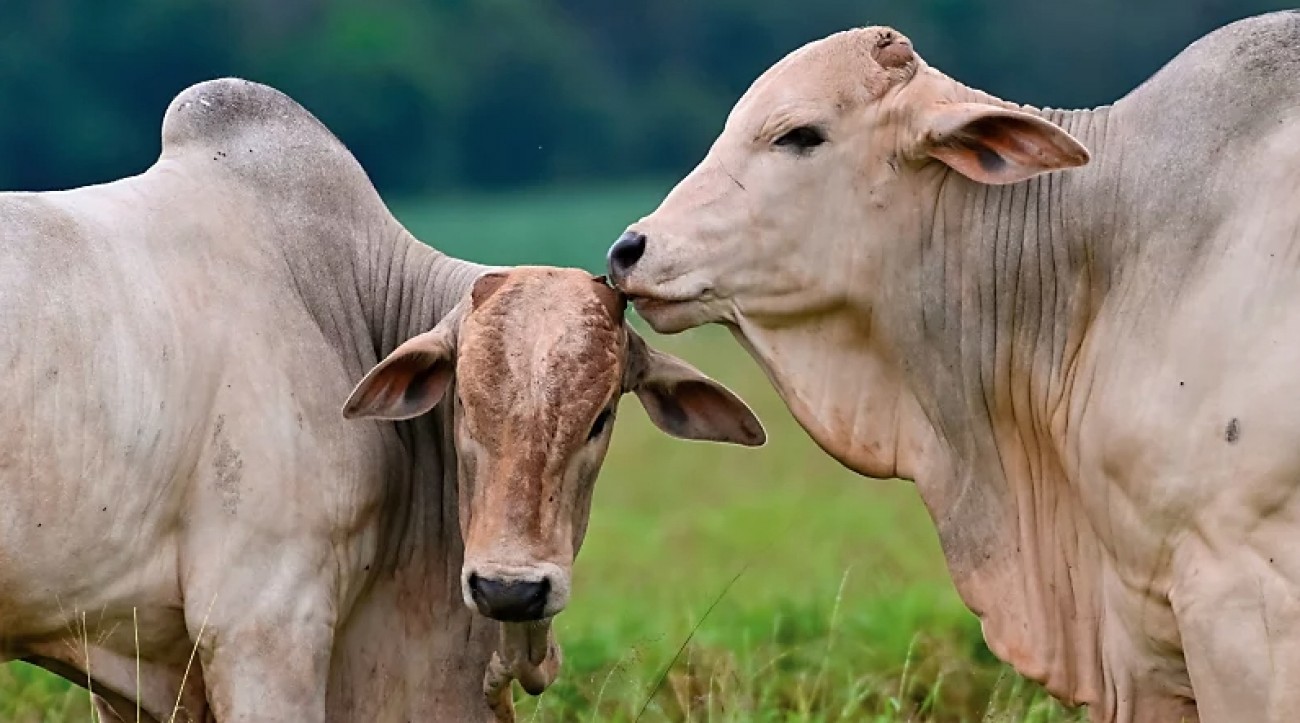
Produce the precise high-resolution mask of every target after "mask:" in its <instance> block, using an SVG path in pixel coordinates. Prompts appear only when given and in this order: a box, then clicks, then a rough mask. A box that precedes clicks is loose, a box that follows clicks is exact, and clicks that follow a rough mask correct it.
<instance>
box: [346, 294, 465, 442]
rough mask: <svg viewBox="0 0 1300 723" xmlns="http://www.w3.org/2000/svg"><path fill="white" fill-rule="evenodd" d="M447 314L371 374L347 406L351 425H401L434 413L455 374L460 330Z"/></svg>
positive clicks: (351, 397)
mask: <svg viewBox="0 0 1300 723" xmlns="http://www.w3.org/2000/svg"><path fill="white" fill-rule="evenodd" d="M459 317H460V315H459V314H456V313H452V314H448V315H447V316H446V317H444V318H443V320H442V321H441V322H439V323H438V325H437V326H435V327H434V328H433V329H432V330H431V331H426V332H425V333H423V334H420V335H419V336H414V337H411V338H410V339H408V340H407V341H406V342H405V343H403V344H402V345H401V346H399V347H397V348H396V349H394V350H393V353H392V354H389V355H388V357H387V358H385V359H384V360H383V361H381V362H379V363H378V364H376V365H375V367H374V368H373V369H371V370H370V372H369V373H368V374H366V376H365V378H363V379H362V380H361V381H360V382H359V383H357V386H356V388H355V389H353V390H352V394H351V395H349V396H348V401H347V402H346V403H345V404H344V405H343V416H344V418H346V419H386V420H401V419H410V418H412V417H418V416H420V415H421V414H424V413H425V412H428V411H429V410H430V409H433V408H434V406H436V405H437V404H438V402H439V400H441V399H442V395H443V394H444V393H445V392H446V391H447V385H449V384H450V383H451V380H452V376H453V375H454V374H455V371H456V326H457V321H458V319H459Z"/></svg>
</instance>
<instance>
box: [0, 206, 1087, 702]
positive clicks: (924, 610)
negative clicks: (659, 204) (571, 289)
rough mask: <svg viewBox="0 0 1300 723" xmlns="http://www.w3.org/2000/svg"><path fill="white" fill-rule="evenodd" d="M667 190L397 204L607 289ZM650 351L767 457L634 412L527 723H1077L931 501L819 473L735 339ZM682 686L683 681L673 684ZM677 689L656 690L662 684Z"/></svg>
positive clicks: (9, 698) (600, 491) (824, 466)
mask: <svg viewBox="0 0 1300 723" xmlns="http://www.w3.org/2000/svg"><path fill="white" fill-rule="evenodd" d="M664 190H666V186H664V185H662V184H660V185H656V184H645V185H641V186H634V187H628V188H622V189H600V190H591V191H589V192H585V193H569V194H561V193H540V194H524V195H520V196H518V197H513V198H507V199H500V198H497V199H478V198H467V199H456V200H455V201H454V202H453V201H443V202H440V203H436V204H428V203H424V204H421V203H411V204H397V205H396V211H397V213H398V215H399V217H401V218H402V220H403V221H404V222H406V223H407V224H408V225H409V226H410V227H411V229H412V231H414V232H416V233H417V235H419V236H421V237H422V238H424V239H425V240H426V241H429V242H430V243H433V244H434V245H435V246H438V247H439V248H442V249H443V250H445V251H447V252H449V253H452V254H455V255H457V256H461V257H465V258H470V259H474V260H478V261H483V262H487V263H502V264H505V263H555V264H567V265H578V266H583V267H585V268H588V269H591V270H593V271H596V270H599V269H600V266H601V256H602V254H603V252H604V249H605V247H606V246H607V245H608V243H609V241H610V240H611V239H612V238H614V237H615V236H617V235H618V233H619V232H621V230H622V228H623V226H624V225H625V224H626V223H627V221H628V220H629V219H633V218H637V217H639V216H640V215H643V214H644V213H646V212H648V211H649V210H650V209H652V208H653V206H654V203H655V202H656V201H657V198H658V196H659V195H661V194H662V193H663V191H664ZM651 341H652V343H655V344H656V345H658V346H659V347H660V348H663V349H666V350H669V351H672V352H674V353H677V354H679V355H681V356H684V357H686V358H687V359H690V360H691V361H692V362H694V363H695V364H696V365H698V366H699V367H701V368H702V369H703V370H704V371H706V372H707V373H709V374H711V375H713V376H714V377H715V378H718V379H720V380H722V381H724V382H725V383H727V384H729V385H730V386H732V388H734V389H736V390H737V391H738V392H740V393H741V394H742V396H744V397H745V398H746V399H747V400H748V401H749V402H750V403H751V404H752V405H753V406H754V408H755V409H756V410H757V412H758V413H759V415H760V416H761V417H762V418H763V421H764V422H765V424H766V425H767V428H768V432H769V436H770V439H771V441H770V442H769V443H768V445H767V446H766V447H764V448H762V449H759V450H747V449H741V448H732V447H723V446H718V445H704V444H699V443H690V442H681V441H676V440H670V439H668V438H667V437H665V436H664V435H663V434H661V433H660V432H659V431H658V430H656V429H655V428H654V427H652V426H651V425H650V424H649V422H648V421H647V420H646V417H645V414H644V413H643V412H642V411H641V408H640V406H639V405H638V404H637V402H636V400H635V398H634V397H628V398H625V399H624V401H623V404H622V406H621V408H620V414H619V420H618V425H617V427H616V430H615V433H614V443H613V447H612V449H611V451H610V455H609V459H608V462H607V464H606V465H605V468H604V472H603V474H602V476H601V479H600V482H599V485H598V488H597V492H596V498H595V509H594V511H593V513H592V523H591V528H590V532H589V533H588V536H587V540H586V544H585V546H584V548H583V550H582V553H581V555H580V556H579V559H578V564H577V569H576V571H575V592H574V598H573V602H572V605H571V606H570V608H569V610H568V611H566V612H565V613H564V614H563V615H561V616H560V617H559V618H558V620H557V630H558V633H559V636H560V640H561V642H562V644H563V646H564V650H565V667H564V671H563V673H562V676H561V679H560V680H559V681H558V682H557V683H556V685H555V686H554V687H552V688H551V689H550V690H549V691H548V692H547V693H545V694H544V695H543V696H541V697H540V698H537V699H533V698H528V697H527V696H524V695H523V694H522V693H520V694H519V696H518V700H519V710H520V719H521V720H536V721H557V722H558V721H624V720H626V721H631V720H635V719H637V717H638V715H639V714H641V713H642V710H643V709H644V714H643V715H641V718H640V719H641V720H644V721H666V720H669V721H682V720H690V721H701V722H702V721H717V722H730V721H756V722H764V721H773V722H775V721H809V722H811V721H869V722H870V721H875V722H883V721H890V722H893V721H1007V722H1010V721H1034V722H1037V723H1047V722H1049V721H1051V722H1055V721H1075V720H1082V716H1081V715H1080V714H1079V713H1077V712H1067V711H1065V710H1063V709H1061V708H1060V707H1059V706H1057V705H1055V704H1054V703H1052V702H1051V701H1050V699H1048V698H1047V697H1046V696H1045V695H1044V694H1043V693H1042V692H1041V691H1039V690H1038V689H1037V688H1036V686H1034V685H1032V684H1029V683H1026V682H1024V681H1023V680H1021V679H1019V678H1018V677H1017V676H1015V675H1014V674H1013V673H1011V672H1010V671H1009V670H1007V669H1006V668H1005V667H1003V666H1001V665H999V664H998V662H997V661H996V660H995V659H994V658H993V657H992V656H991V655H990V654H989V652H988V650H987V649H986V648H985V647H984V644H983V642H982V640H981V638H980V634H979V625H978V622H977V621H976V620H975V619H974V618H973V617H972V616H971V615H970V614H969V613H968V612H966V610H965V608H963V607H962V605H961V603H960V602H959V601H958V599H957V596H956V593H955V592H954V590H953V588H952V584H951V583H950V582H949V580H948V578H947V576H946V574H945V571H944V567H943V561H942V558H941V556H940V553H939V548H938V542H937V540H936V537H935V534H934V531H933V528H932V526H931V524H930V522H929V519H928V517H927V516H926V513H925V510H924V508H923V507H922V506H921V504H920V501H919V500H918V498H917V496H916V494H915V492H914V490H913V489H912V488H911V486H910V485H909V484H906V483H903V482H899V481H877V480H868V479H864V478H861V477H858V476H856V475H853V474H852V473H850V472H848V471H846V470H844V469H843V468H841V467H840V466H839V465H837V464H836V463H835V462H833V461H831V460H830V459H829V458H828V457H826V456H825V455H823V454H822V453H821V452H820V451H819V450H817V448H816V447H815V446H814V445H813V444H812V442H811V441H810V440H809V439H808V438H807V437H806V435H805V434H804V433H803V432H802V430H800V429H799V428H798V426H797V425H796V424H795V423H794V421H793V420H792V419H791V418H790V415H789V414H788V413H787V412H786V411H785V409H784V407H782V405H781V403H780V400H778V399H777V398H776V395H775V394H774V393H773V392H772V391H771V389H770V388H769V387H768V385H767V383H766V381H765V380H764V379H763V377H762V374H761V373H760V372H759V370H758V369H757V367H756V366H755V365H754V364H753V363H752V362H751V361H750V360H749V359H748V358H747V357H746V356H744V354H743V353H742V352H741V351H740V350H739V348H738V347H737V346H736V345H735V343H734V342H733V341H732V340H731V339H730V338H729V337H728V336H726V335H725V333H723V332H721V331H720V330H715V329H703V330H698V331H694V332H689V333H687V334H682V335H678V336H674V337H666V338H665V337H653V336H651ZM670 664H671V665H670ZM666 669H667V670H669V672H668V674H667V676H666V677H663V680H662V684H660V679H661V676H662V674H663V672H664V671H665V670H666ZM0 720H2V721H88V720H90V713H89V710H88V706H87V703H86V696H85V693H84V691H80V690H79V689H72V688H70V687H69V686H68V685H67V684H66V683H63V682H61V681H59V680H57V679H53V678H51V677H49V676H46V675H44V674H42V673H39V672H37V671H34V670H33V669H31V668H27V667H25V666H22V665H19V664H15V665H10V666H8V667H0Z"/></svg>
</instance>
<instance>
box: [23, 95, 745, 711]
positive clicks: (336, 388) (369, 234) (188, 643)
mask: <svg viewBox="0 0 1300 723" xmlns="http://www.w3.org/2000/svg"><path fill="white" fill-rule="evenodd" d="M0 255H2V256H3V259H4V262H3V263H0V308H3V311H2V312H0V400H3V401H4V405H5V409H6V413H5V414H3V415H0V499H3V504H0V659H24V660H28V661H30V662H33V663H35V664H38V665H41V666H43V667H46V668H48V669H50V670H53V671H55V672H58V673H60V674H62V675H65V676H66V677H68V678H69V679H71V680H73V681H74V682H78V683H81V684H83V685H85V684H89V685H90V686H91V687H93V690H94V693H95V694H96V695H97V696H98V702H97V705H98V706H99V707H100V710H101V713H103V714H104V715H105V716H107V719H109V720H111V719H113V718H114V717H116V718H120V719H122V720H136V719H137V714H136V706H137V704H138V705H139V706H140V711H141V712H140V719H141V720H171V719H173V718H172V717H173V713H174V710H175V711H176V712H177V713H178V715H176V718H175V719H176V720H186V719H189V720H200V721H201V720H215V721H223V722H224V721H237V720H238V721H252V720H266V721H272V720H275V721H282V720H299V721H320V720H338V721H353V720H366V721H408V720H465V721H471V720H492V719H494V718H498V717H500V718H509V717H510V716H511V715H512V708H511V704H510V689H509V686H508V684H509V681H510V679H511V678H518V679H519V680H520V681H521V682H522V683H523V684H524V686H525V688H526V689H528V690H529V691H530V692H533V693H536V692H539V691H540V689H541V688H543V687H545V685H546V684H548V683H549V682H550V681H551V679H553V677H554V674H555V671H556V668H557V666H558V664H559V659H558V649H557V647H556V644H555V641H554V639H553V637H552V636H551V633H550V629H549V621H550V619H551V617H553V616H554V614H555V613H557V612H558V611H559V610H561V609H562V608H563V606H564V603H565V601H566V600H567V596H568V590H569V585H570V582H569V577H568V576H569V568H570V566H571V564H572V558H573V555H574V554H576V552H577V548H578V546H579V545H580V543H581V537H582V534H583V532H584V531H585V526H586V520H587V511H588V505H589V501H590V495H591V485H592V483H593V482H594V479H595V475H596V472H597V470H598V468H599V465H600V461H601V460H602V459H603V455H604V452H605V449H606V445H607V444H608V440H609V434H610V432H609V428H610V426H612V425H611V424H610V422H611V421H612V415H613V410H614V406H615V405H616V403H617V400H618V398H619V396H621V395H622V393H623V392H625V391H633V392H635V393H636V394H637V396H638V397H639V398H640V399H641V400H642V401H643V403H644V404H645V405H646V406H647V408H648V409H649V410H650V416H651V419H652V420H654V421H655V422H656V423H658V424H660V426H661V427H664V429H665V431H667V432H669V433H670V434H674V435H676V436H681V437H689V438H708V439H715V440H722V441H735V442H740V443H744V444H760V443H762V438H763V433H762V428H761V426H760V425H758V422H757V420H756V419H754V418H753V416H752V414H751V413H750V412H749V411H748V409H747V408H746V407H745V406H744V404H743V402H740V400H738V399H736V398H735V397H734V395H731V394H730V393H729V392H727V391H726V390H725V389H724V388H722V387H721V386H720V385H717V384H716V383H715V382H713V381H712V380H709V379H707V377H704V376H703V375H701V374H699V372H697V371H695V370H694V369H693V368H691V367H689V366H688V365H686V364H684V363H682V362H680V361H678V360H675V359H673V358H672V357H669V356H667V355H664V354H661V353H659V352H656V351H654V350H652V349H649V348H648V347H646V345H645V344H644V342H643V341H641V340H640V338H639V337H637V336H636V334H635V333H634V332H632V331H631V330H630V329H628V328H626V326H625V324H624V323H623V321H622V307H623V302H622V299H621V298H620V297H619V296H618V295H617V294H616V293H615V292H614V291H613V290H611V289H610V288H608V287H607V286H605V285H604V284H603V283H602V282H601V281H600V280H599V279H592V278H591V277H590V275H588V274H584V273H582V272H580V271H576V270H561V269H545V268H531V267H521V268H517V269H489V268H486V267H482V266H478V265H475V264H471V263H467V262H464V261H460V260H457V259H453V258H450V257H447V256H445V255H443V254H441V253H438V252H437V251H435V250H433V249H431V248H429V247H427V246H424V245H422V244H420V243H419V242H417V241H416V240H415V239H414V238H412V237H411V236H410V234H409V233H407V232H406V231H405V229H403V228H402V226H401V225H400V224H399V223H398V222H397V221H396V220H395V219H394V218H393V217H392V216H391V215H390V214H389V212H388V210H387V209H386V207H385V206H384V204H383V202H382V201H381V199H380V198H379V196H378V194H377V193H376V192H375V190H374V188H373V187H372V185H371V184H370V182H369V180H368V179H367V178H366V176H365V173H364V172H363V171H362V169H361V168H360V166H359V165H358V164H357V163H356V161H355V159H354V158H353V157H352V156H351V154H350V153H349V152H348V151H347V150H346V148H345V147H344V146H343V145H342V144H341V143H339V142H338V140H337V139H335V138H334V136H333V135H332V134H331V133H330V132H329V131H328V130H327V129H326V128H325V127H324V126H323V125H321V124H320V123H319V122H318V121H317V120H316V119H315V118H314V117H313V116H312V115H311V114H310V113H308V112H307V111H306V110H304V109H303V108H301V107H300V106H299V105H298V104H296V103H295V102H294V101H292V100H291V99H289V98H288V97H286V96H284V95H283V94H281V93H279V92H277V91H275V90H273V89H271V88H268V87H266V86H262V85H258V84H254V83H249V82H246V81H241V80H235V79H226V80H219V81H211V82H208V83H203V84H199V85H197V86H194V87H192V88H190V89H188V90H186V91H184V92H183V93H181V94H180V95H179V96H177V98H176V99H175V100H174V101H173V102H172V103H171V105H170V107H169V108H168V110H167V113H166V115H165V117H164V121H163V129H162V153H161V155H160V157H159V159H158V161H157V162H156V163H155V164H154V165H153V166H152V167H150V168H149V169H148V170H146V171H145V172H143V173H142V174H140V175H138V176H134V177H131V178H126V179H122V180H119V181H115V182H113V183H108V184H105V185H100V186H92V187H87V188H81V189H76V190H70V191H61V192H51V193H5V194H0ZM524 329H528V330H530V332H531V333H532V334H533V336H532V337H528V336H526V335H524V334H523V332H522V330H524ZM521 338H522V339H524V340H525V341H526V342H527V343H519V342H520V339H521ZM548 341H549V343H548ZM483 348H489V349H495V350H497V352H500V354H504V355H505V357H504V358H503V357H501V356H499V355H496V356H494V355H493V354H491V353H489V354H486V355H485V354H484V353H483V352H482V351H481V350H482V349H483ZM466 349H468V350H469V351H465V350H466ZM358 380H361V381H360V383H358ZM566 393H572V394H573V395H574V397H575V398H576V397H581V398H580V399H576V400H575V399H571V398H570V397H568V396H566ZM444 394H446V395H454V396H455V398H456V400H457V401H456V402H455V403H451V402H447V403H441V404H440V403H439V402H440V401H441V400H442V397H443V395H444ZM471 396H472V397H473V399H472V400H471V399H470V397H471ZM345 400H346V401H347V405H346V408H345V407H344V402H345ZM462 402H467V403H462ZM516 409H518V410H524V411H527V412H529V413H532V414H534V415H539V416H540V417H544V419H541V420H539V422H538V424H537V425H536V430H540V432H547V433H549V434H550V437H549V438H546V439H543V438H542V437H541V436H539V435H540V432H539V431H534V430H530V429H528V428H527V426H526V425H524V424H523V423H522V421H521V420H522V417H521V416H520V413H517V412H515V411H514V410H516ZM663 410H667V411H668V412H673V411H675V412H677V413H676V414H668V413H665V412H664V411H663ZM606 412H608V414H606ZM705 413H707V414H708V415H709V417H708V419H702V418H701V414H705ZM602 419H603V421H602ZM394 420H402V421H394ZM501 425H513V426H509V431H510V432H511V433H512V434H514V435H515V437H514V438H513V439H514V440H515V442H516V443H515V444H512V445H505V446H502V445H493V444H491V443H490V441H491V440H492V439H498V438H500V437H501V434H502V427H501ZM459 448H468V452H467V453H466V454H458V449H459ZM543 495H545V496H543ZM466 539H468V540H469V541H470V547H471V550H470V553H471V554H469V555H468V556H467V555H466V554H465V545H464V540H466ZM471 608H474V609H476V610H477V611H478V612H475V611H474V610H472V609H471ZM480 613H481V614H480ZM489 616H490V617H489ZM494 618H495V619H494ZM498 619H499V620H503V621H506V622H498ZM192 654H193V655H194V659H193V662H192V664H191V655H192ZM137 669H138V670H139V671H140V672H141V675H140V677H139V678H138V679H137V676H136V671H137ZM182 688H183V690H182Z"/></svg>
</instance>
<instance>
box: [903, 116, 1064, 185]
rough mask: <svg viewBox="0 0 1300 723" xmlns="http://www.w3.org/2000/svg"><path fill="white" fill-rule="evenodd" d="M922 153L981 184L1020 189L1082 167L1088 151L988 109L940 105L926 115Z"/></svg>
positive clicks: (1032, 122) (1039, 123)
mask: <svg viewBox="0 0 1300 723" xmlns="http://www.w3.org/2000/svg"><path fill="white" fill-rule="evenodd" d="M919 130H920V153H921V154H922V155H928V156H930V157H931V158H934V159H935V160H938V161H941V162H943V163H945V164H947V165H948V166H950V167H951V168H952V169H953V170H955V171H957V172H958V173H960V174H962V175H963V176H966V177H967V178H969V179H971V180H973V181H978V182H980V183H988V184H991V185H1000V184H1005V183H1017V182H1019V181H1023V180H1025V179H1027V178H1032V177H1033V176H1037V175H1038V174H1040V173H1047V172H1050V171H1059V170H1064V169H1066V168H1075V167H1078V166H1082V165H1084V164H1086V163H1088V161H1089V160H1090V157H1089V154H1088V149H1087V148H1084V146H1083V144H1082V143H1080V142H1079V141H1077V140H1075V139H1074V136H1071V135H1070V134H1069V133H1067V132H1065V130H1064V129H1063V128H1061V127H1060V126H1058V125H1056V124H1054V123H1051V122H1050V121H1047V120H1044V119H1042V118H1039V117H1038V116H1036V115H1033V114H1030V113H1025V112H1023V111H1018V110H1011V109H1008V108H999V107H998V106H995V105H989V104H987V103H936V104H934V105H933V106H931V107H930V108H928V109H927V110H926V111H924V112H923V113H922V114H921V118H920V129H919Z"/></svg>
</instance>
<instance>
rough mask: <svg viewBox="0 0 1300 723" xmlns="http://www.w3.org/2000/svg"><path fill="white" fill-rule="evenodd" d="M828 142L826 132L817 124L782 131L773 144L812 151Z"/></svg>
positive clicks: (796, 149)
mask: <svg viewBox="0 0 1300 723" xmlns="http://www.w3.org/2000/svg"><path fill="white" fill-rule="evenodd" d="M825 142H826V134H825V133H822V131H821V129H820V128H817V127H816V126H799V127H798V128H792V129H791V130H788V131H786V132H785V133H782V134H781V135H780V136H779V137H778V138H777V139H776V140H774V141H772V145H774V146H777V147H779V148H789V149H792V150H795V151H799V152H803V151H810V150H812V149H814V148H816V147H817V146H820V145H821V144H823V143H825Z"/></svg>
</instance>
